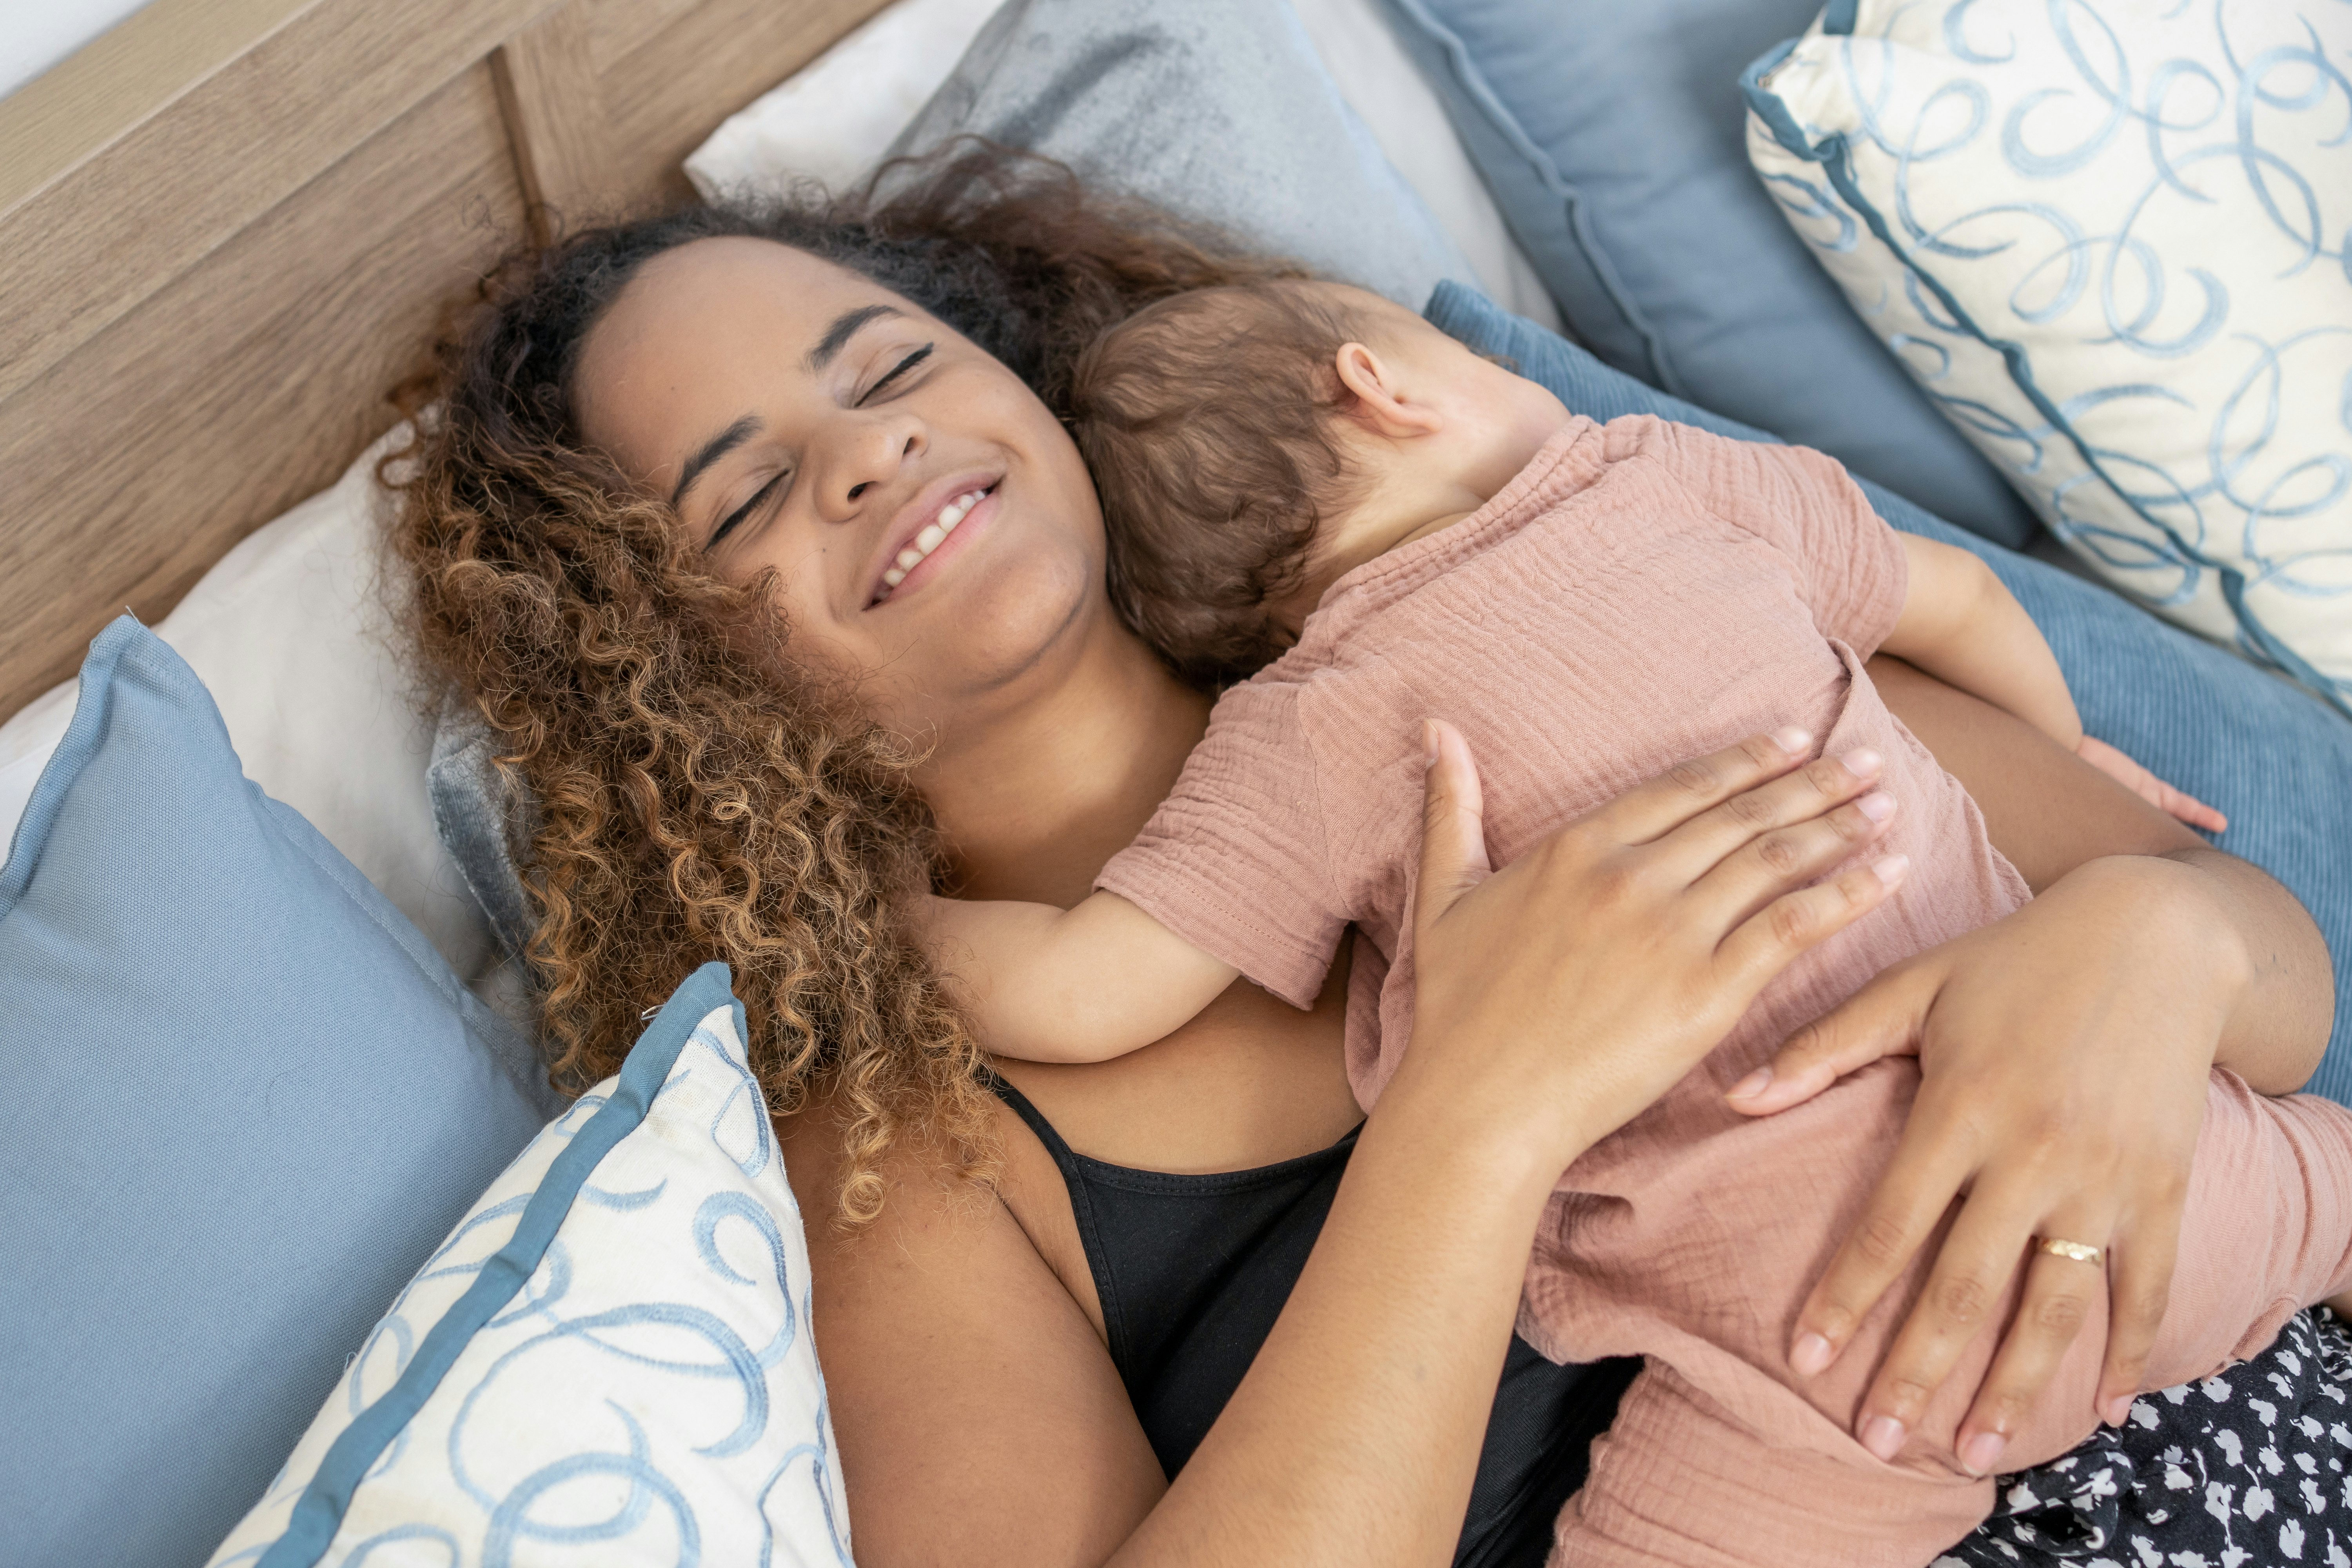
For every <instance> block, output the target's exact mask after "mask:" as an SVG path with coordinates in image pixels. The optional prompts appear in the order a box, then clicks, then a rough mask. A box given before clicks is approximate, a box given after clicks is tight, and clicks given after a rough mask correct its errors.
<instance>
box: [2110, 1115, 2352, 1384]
mask: <svg viewBox="0 0 2352 1568" xmlns="http://www.w3.org/2000/svg"><path fill="white" fill-rule="evenodd" d="M2347 1288H2352V1110H2346V1109H2345V1108H2344V1107H2343V1106H2340V1105H2336V1104H2334V1103H2332V1102H2330V1101H2328V1100H2319V1099H2315V1098H2314V1097H2312V1096H2310V1095H2300V1094H2299V1095H2293V1096H2290V1097H2288V1098H2286V1099H2284V1100H2270V1099H2266V1098H2264V1097H2263V1096H2262V1095H2259V1094H2256V1093H2255V1092H2254V1091H2253V1090H2252V1089H2248V1088H2247V1087H2246V1086H2245V1084H2244V1082H2243V1081H2242V1080H2241V1079H2239V1078H2238V1077H2237V1075H2236V1074H2234V1073H2230V1072H2221V1071H2217V1072H2215V1073H2214V1075H2213V1086H2212V1089H2211V1091H2210V1093H2209V1094H2208V1095H2207V1097H2206V1102H2205V1126H2204V1130H2203V1131H2201V1132H2200V1134H2199V1137H2198V1140H2197V1163H2196V1166H2195V1169H2194V1170H2193V1171H2192V1172H2191V1173H2190V1176H2189V1200H2188V1205H2187V1207H2186V1209H2185V1211H2184V1213H2183V1215H2182V1216H2181V1226H2180V1260H2179V1265H2178V1266H2177V1267H2176V1268H2175V1269H2174V1272H2173V1277H2172V1298H2171V1301H2170V1303H2169V1304H2168V1307H2167V1308H2166V1310H2165V1314H2164V1327H2163V1330H2162V1331H2161V1332H2160V1333H2159V1334H2158V1337H2157V1343H2156V1349H2155V1352H2154V1354H2153V1355H2152V1356H2151V1357H2150V1359H2149V1363H2148V1370H2147V1378H2146V1380H2145V1381H2146V1383H2147V1386H2149V1387H2151V1388H2165V1387H2169V1386H2170V1385H2172V1384H2176V1383H2185V1382H2187V1381H2189V1379H2191V1378H2196V1377H2203V1376H2205V1375H2207V1374H2209V1373H2211V1372H2212V1371H2213V1370H2214V1369H2215V1368H2217V1367H2219V1366H2221V1364H2222V1363H2226V1362H2231V1361H2240V1360H2243V1359H2244V1358H2245V1357H2247V1356H2250V1355H2252V1354H2253V1353H2255V1352H2257V1351H2259V1350H2261V1349H2262V1348H2263V1346H2264V1345H2267V1344H2268V1343H2270V1342H2271V1340H2272V1338H2273V1336H2275V1335H2276V1334H2277V1332H2278V1331H2279V1326H2280V1325H2281V1324H2282V1323H2284V1322H2285V1321H2286V1320H2287V1318H2288V1317H2289V1316H2291V1315H2292V1314H2293V1313H2294V1312H2295V1311H2297V1310H2300V1309H2302V1308H2304V1307H2307V1306H2309V1305H2310V1304H2311V1303H2313V1302H2314V1301H2318V1300H2346V1301H2347V1304H2352V1292H2348V1291H2347Z"/></svg>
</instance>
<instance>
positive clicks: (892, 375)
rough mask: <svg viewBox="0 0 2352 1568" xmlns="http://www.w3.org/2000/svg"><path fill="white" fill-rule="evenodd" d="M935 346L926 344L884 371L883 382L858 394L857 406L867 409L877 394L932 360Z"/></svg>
mask: <svg viewBox="0 0 2352 1568" xmlns="http://www.w3.org/2000/svg"><path fill="white" fill-rule="evenodd" d="M935 346H937V345H935V344H931V343H925V344H924V345H923V346H922V347H921V348H919V349H917V350H916V351H915V352H914V353H910V354H908V356H907V357H906V358H905V359H902V360H900V361H899V362H898V363H897V364H894V365H892V366H891V367H890V368H889V369H888V370H886V371H884V372H883V373H882V379H881V380H879V381H877V382H876V383H875V384H873V385H871V386H869V387H867V388H866V390H865V391H864V392H862V393H859V394H858V395H857V403H856V406H857V407H860V408H863V407H865V406H866V404H867V403H868V402H869V401H871V400H872V399H873V397H874V395H876V394H877V393H878V392H880V391H881V390H882V389H883V388H884V387H886V386H887V385H889V384H891V383H892V382H894V381H896V380H898V378H899V377H900V376H903V375H905V374H907V373H908V371H910V370H913V369H914V368H915V367H916V366H917V365H919V364H920V363H923V362H924V361H925V360H927V359H929V358H930V357H931V350H932V349H933V348H934V347H935Z"/></svg>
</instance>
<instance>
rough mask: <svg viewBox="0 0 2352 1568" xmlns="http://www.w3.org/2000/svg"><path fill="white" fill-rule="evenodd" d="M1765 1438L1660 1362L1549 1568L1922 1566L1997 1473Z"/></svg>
mask: <svg viewBox="0 0 2352 1568" xmlns="http://www.w3.org/2000/svg"><path fill="white" fill-rule="evenodd" d="M1849 1447H1850V1448H1851V1452H1850V1454H1849V1455H1848V1456H1847V1457H1843V1458H1841V1457H1836V1456H1834V1455H1832V1454H1831V1453H1826V1452H1823V1451H1822V1450H1821V1449H1819V1448H1814V1447H1800V1446H1796V1445H1792V1444H1790V1443H1786V1442H1772V1441H1767V1440H1766V1439H1765V1438H1764V1437H1762V1436H1760V1435H1759V1434H1758V1433H1757V1432H1756V1430H1755V1429H1754V1428H1753V1427H1751V1426H1748V1425H1747V1424H1746V1423H1744V1422H1740V1421H1736V1420H1733V1419H1731V1418H1730V1417H1729V1416H1728V1415H1726V1414H1725V1413H1724V1412H1723V1410H1722V1407H1721V1406H1719V1405H1717V1404H1716V1403H1715V1402H1714V1401H1712V1400H1710V1399H1708V1398H1707V1397H1706V1394H1703V1393H1701V1392H1700V1391H1698V1390H1697V1389H1696V1388H1694V1387H1693V1386H1692V1385H1691V1384H1689V1383H1688V1382H1687V1381H1685V1379H1684V1378H1683V1377H1681V1376H1680V1375H1679V1374H1678V1373H1675V1371H1674V1369H1673V1368H1671V1367H1668V1366H1666V1365H1665V1364H1664V1363H1660V1362H1655V1361H1654V1362H1652V1363H1649V1364H1648V1365H1646V1366H1644V1367H1643V1369H1642V1372H1641V1375H1640V1376H1638V1377H1636V1378H1635V1379H1634V1380H1633V1384H1631V1385H1630V1386H1629V1387H1628V1388H1627V1389H1626V1391H1625V1397H1624V1398H1623V1400H1622V1402H1620V1404H1619V1405H1618V1406H1617V1418H1616V1420H1615V1422H1614V1423H1612V1426H1610V1428H1609V1432H1608V1434H1607V1435H1606V1436H1602V1437H1601V1438H1599V1439H1597V1440H1596V1441H1595V1442H1594V1443H1593V1445H1592V1468H1591V1473H1590V1475H1589V1476H1588V1477H1587V1479H1586V1480H1585V1483H1584V1489H1582V1490H1581V1491H1580V1492H1578V1493H1577V1494H1576V1496H1574V1497H1573V1498H1570V1500H1569V1501H1568V1504H1567V1506H1566V1507H1564V1508H1563V1509H1561V1510H1560V1513H1559V1521H1558V1522H1557V1523H1556V1524H1555V1526H1554V1527H1553V1545H1552V1555H1551V1559H1550V1563H1551V1568H1636V1565H1639V1568H1755V1565H1756V1564H1759V1563H1770V1564H1773V1565H1774V1568H1918V1565H1919V1564H1920V1563H1926V1562H1927V1561H1928V1560H1929V1559H1931V1558H1933V1557H1934V1556H1935V1555H1936V1554H1937V1552H1941V1551H1943V1550H1944V1548H1946V1547H1948V1546H1949V1545H1951V1544H1952V1542H1956V1541H1958V1540H1959V1539H1960V1538H1961V1537H1962V1536H1964V1535H1966V1534H1968V1532H1969V1531H1971V1530H1974V1529H1975V1528H1976V1527H1977V1526H1978V1525H1979V1524H1980V1523H1982V1522H1983V1521H1984V1519H1985V1516H1986V1515H1987V1514H1989V1513H1990V1512H1991V1511H1992V1501H1993V1490H1992V1482H1991V1481H1990V1480H1989V1479H1987V1480H1970V1479H1969V1478H1967V1477H1966V1476H1962V1475H1958V1474H1956V1473H1954V1472H1951V1471H1948V1470H1943V1469H1939V1468H1936V1467H1933V1466H1917V1467H1910V1468H1895V1467H1894V1466H1891V1465H1883V1464H1880V1463H1879V1462H1878V1461H1877V1460H1875V1459H1874V1458H1871V1457H1870V1456H1869V1455H1868V1454H1866V1453H1864V1452H1863V1450H1862V1448H1861V1447H1860V1446H1859V1445H1849Z"/></svg>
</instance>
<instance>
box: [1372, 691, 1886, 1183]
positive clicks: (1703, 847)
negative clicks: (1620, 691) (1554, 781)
mask: <svg viewBox="0 0 2352 1568" xmlns="http://www.w3.org/2000/svg"><path fill="white" fill-rule="evenodd" d="M1427 742H1428V747H1429V753H1428V754H1429V762H1430V770H1431V771H1430V780H1429V789H1428V795H1427V816H1426V833H1425V836H1424V842H1423V852H1422V876H1421V882H1420V890H1419V902H1418V906H1417V909H1416V910H1415V916H1414V919H1415V926H1414V931H1415V944H1416V945H1415V965H1416V973H1417V981H1416V993H1415V1001H1414V1019H1413V1036H1412V1042H1413V1043H1412V1050H1411V1051H1409V1052H1408V1053H1406V1056H1405V1059H1404V1065H1403V1067H1402V1068H1400V1069H1399V1072H1398V1075H1397V1079H1396V1081H1395V1082H1394V1083H1393V1084H1392V1085H1391V1086H1390V1089H1389V1090H1388V1094H1389V1095H1390V1096H1394V1095H1396V1094H1398V1093H1400V1092H1405V1093H1411V1092H1414V1091H1415V1089H1416V1088H1417V1086H1419V1085H1421V1084H1427V1085H1429V1086H1430V1088H1429V1092H1431V1093H1433V1095H1435V1096H1439V1097H1442V1098H1443V1099H1444V1100H1445V1101H1446V1102H1447V1103H1448V1104H1449V1105H1450V1106H1451V1107H1452V1108H1454V1110H1455V1112H1456V1113H1459V1111H1460V1110H1461V1109H1462V1108H1463V1107H1465V1106H1469V1107H1472V1108H1475V1109H1474V1111H1473V1113H1474V1114H1475V1115H1478V1116H1480V1117H1482V1118H1486V1119H1490V1120H1488V1121H1487V1125H1489V1126H1494V1127H1508V1126H1512V1125H1519V1126H1523V1127H1525V1128H1526V1129H1528V1131H1529V1132H1530V1133H1531V1135H1532V1136H1533V1137H1534V1138H1535V1139H1536V1141H1537V1143H1536V1145H1534V1146H1531V1148H1530V1150H1529V1152H1531V1153H1534V1154H1535V1155H1537V1157H1538V1165H1539V1166H1541V1167H1542V1168H1543V1169H1544V1180H1545V1181H1546V1183H1547V1184H1549V1180H1550V1179H1551V1178H1552V1177H1553V1176H1555V1175H1557V1173H1559V1170H1560V1169H1562V1168H1563V1167H1564V1166H1566V1165H1567V1164H1568V1163H1570V1161H1572V1160H1573V1159H1574V1158H1575V1157H1576V1155H1578V1154H1580V1153H1581V1152H1583V1151H1584V1150H1585V1149H1586V1148H1589V1147H1590V1146H1591V1144H1592V1143H1594V1142H1597V1141H1599V1140H1600V1139H1601V1138H1602V1137H1604V1136H1606V1135H1607V1134H1608V1133H1610V1132H1612V1131H1614V1130H1615V1129H1617V1128H1618V1127H1620V1126H1622V1125H1623V1124H1624V1123H1625V1122H1626V1121H1630V1120H1631V1119H1632V1118H1633V1116H1635V1115H1636V1114H1638V1113H1639V1112H1640V1111H1642V1110H1644V1109H1646V1108H1647V1107H1648V1106H1649V1105H1650V1104H1651V1102H1652V1101H1654V1100H1656V1099H1657V1098H1658V1097H1659V1096H1660V1095H1662V1094H1664V1092H1665V1091H1666V1090H1667V1089H1670V1088H1671V1087H1673V1085H1674V1084H1675V1082H1676V1081H1677V1080H1679V1079H1681V1078H1682V1077H1683V1076H1684V1074H1685V1073H1687V1072H1688V1071H1689V1070H1690V1069H1691V1068H1694V1067H1696V1065H1697V1064H1698V1062H1699V1061H1700V1059H1701V1058H1704V1057H1705V1056H1706V1054H1707V1052H1708V1051H1710V1050H1712V1049H1714V1048H1715V1047H1716V1046H1717V1045H1718V1044H1720V1043H1721V1042H1722V1040H1723V1037H1725V1036H1726V1035H1727V1034H1728V1033H1729V1032H1730V1030H1731V1028H1732V1026H1733V1025H1735V1024H1736V1023H1738V1020H1739V1017H1740V1016H1741V1015H1742V1014H1743V1013H1745V1012H1746V1011H1747V1009H1748V1004H1749V1003H1750V1002H1752V1001H1754V1000H1755V997H1756V994H1757V993H1758V992H1759V991H1760V990H1761V989H1762V988H1763V987H1764V985H1765V984H1766V983H1767V982H1769V981H1770V980H1771V979H1772V978H1773V976H1775V975H1777V974H1778V973H1780V971H1781V970H1782V969H1783V968H1785V967H1786V966H1787V965H1788V963H1790V960H1792V959H1794V958H1795V957H1796V956H1797V955H1798V954H1799V953H1801V952H1805V951H1806V950H1807V949H1809V948H1811V947H1812V946H1814V945H1815V944H1817V943H1819V942H1822V941H1823V940H1825V939H1827V938H1828V937H1830V936H1832V935H1834V934H1835V933H1836V932H1838V931H1842V930H1843V929H1844V928H1845V927H1847V926H1848V925H1851V924H1852V923H1853V921H1857V920H1860V919H1861V918H1862V917H1863V916H1864V915H1865V914H1867V913H1868V912H1869V911H1870V910H1874V909H1875V908H1877V907H1878V905H1879V904H1880V903H1882V902H1884V901H1885V899H1886V896H1887V894H1888V893H1889V892H1890V891H1891V890H1892V889H1895V887H1897V886H1899V885H1900V883H1901V881H1902V879H1903V876H1904V873H1905V871H1906V868H1907V865H1908V862H1907V861H1906V860H1905V858H1903V857H1901V856H1888V857H1885V858H1881V859H1879V860H1878V861H1876V862H1874V864H1871V865H1865V866H1858V867H1853V868H1849V869H1847V870H1845V871H1843V872H1841V873H1840V874H1839V875H1837V876H1836V877H1833V878H1831V879H1829V880H1827V881H1824V882H1822V883H1820V884H1819V885H1818V886H1813V887H1807V886H1805V884H1806V883H1808V882H1810V881H1811V880H1812V879H1814V878H1817V877H1819V876H1821V875H1822V873H1823V872H1824V871H1826V870H1828V869H1829V868H1831V867H1832V866H1834V865H1836V864H1838V863H1839V862H1840V861H1842V860H1845V859H1848V858H1851V857H1852V856H1853V854H1854V853H1855V851H1856V850H1858V849H1861V848H1863V847H1866V846H1867V845H1869V844H1870V843H1872V842H1874V840H1876V839H1877V838H1878V837H1880V835H1881V834H1882V833H1884V832H1885V827H1886V825H1887V823H1888V822H1889V821H1890V820H1891V819H1892V817H1893V816H1894V812H1895V802H1894V801H1893V800H1892V799H1891V798H1890V797H1889V796H1887V795H1885V794H1884V793H1882V792H1879V791H1876V790H1875V789H1874V788H1873V787H1872V786H1873V784H1874V781H1875V780H1876V778H1877V776H1878V773H1879V771H1880V768H1881V762H1880V759H1879V758H1878V757H1877V755H1876V754H1875V753H1873V752H1856V753H1854V754H1853V755H1852V756H1849V757H1846V758H1843V759H1838V760H1831V759H1827V758H1824V759H1822V760H1821V761H1818V762H1814V763H1807V764H1804V765H1802V766H1800V763H1801V759H1802V757H1803V755H1804V752H1805V750H1806V748H1807V746H1808V745H1809V744H1810V742H1811V737H1809V736H1807V735H1806V734H1805V733H1804V732H1803V731H1796V730H1788V731H1780V733H1779V734H1778V735H1769V736H1768V735H1759V736H1756V737H1754V738H1752V739H1750V740H1748V741H1746V742H1742V743H1741V744H1739V745H1738V746H1735V747H1733V748H1731V749H1730V750H1728V751H1725V752H1718V753H1717V754H1716V755H1714V756H1711V757H1706V758H1703V759H1700V760H1698V761H1696V762H1691V763H1684V764H1682V765H1681V766H1679V767H1677V768H1675V769H1674V770H1673V771H1672V772H1670V773H1667V774H1666V775H1665V776H1664V777H1662V778H1658V779H1654V780H1652V781H1651V782H1650V783H1648V784H1643V785H1641V786H1640V787H1638V788H1636V789H1634V790H1633V791H1632V792H1631V793H1629V794H1627V795H1623V796H1621V797H1620V798H1619V799H1617V800H1615V801H1613V802H1612V803H1611V804H1609V805H1605V806H1602V807H1601V809H1600V810H1598V811H1595V812H1593V813H1592V814H1591V815H1590V816H1585V817H1583V818H1582V819H1580V820H1579V821H1577V822H1575V823H1572V824H1570V826H1567V827H1565V828H1563V829H1561V830H1560V831H1559V833H1557V834H1555V835H1553V836H1552V837H1549V838H1548V839H1546V840H1545V841H1544V842H1543V843H1541V844H1540V845H1538V846H1537V847H1535V848H1534V849H1531V850H1529V851H1528V853H1526V854H1525V855H1522V856H1521V857H1520V858H1517V859H1516V860H1514V861H1513V862H1512V863H1511V864H1510V865H1509V866H1507V867H1506V868H1503V870H1501V871H1500V872H1492V871H1490V868H1489V864H1488V861H1487V858H1486V838H1485V833H1484V829H1483V823H1482V818H1481V797H1480V795H1479V789H1478V777H1477V773H1476V771H1475V768H1474V766H1473V765H1472V763H1471V759H1470V753H1469V748H1468V746H1467V744H1466V743H1465V742H1464V741H1463V739H1462V736H1461V735H1460V733H1459V732H1458V731H1455V730H1454V729H1453V727H1452V726H1450V725H1446V724H1442V723H1434V722H1433V723H1432V724H1431V725H1430V726H1429V730H1428V736H1427ZM1563 1110H1565V1114H1563Z"/></svg>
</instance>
